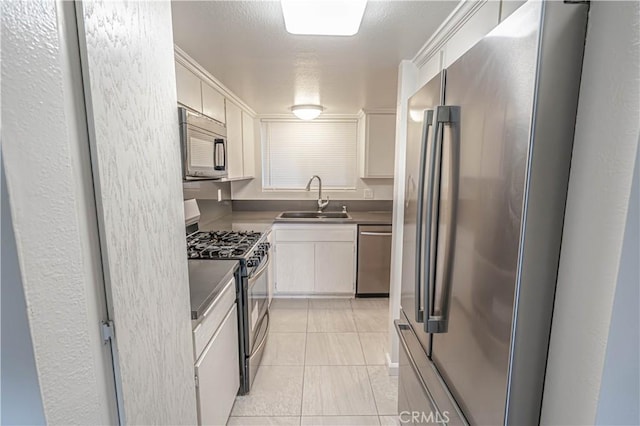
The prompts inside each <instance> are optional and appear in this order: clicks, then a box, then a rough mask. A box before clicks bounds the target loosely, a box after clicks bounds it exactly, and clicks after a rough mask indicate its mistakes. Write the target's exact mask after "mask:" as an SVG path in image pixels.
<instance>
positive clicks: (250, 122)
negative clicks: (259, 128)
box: [242, 111, 256, 176]
mask: <svg viewBox="0 0 640 426" xmlns="http://www.w3.org/2000/svg"><path fill="white" fill-rule="evenodd" d="M255 137H256V134H255V120H254V119H253V117H251V116H250V115H249V114H247V113H246V112H245V111H242V162H243V163H242V165H243V168H244V175H245V176H255V174H256V171H255Z"/></svg>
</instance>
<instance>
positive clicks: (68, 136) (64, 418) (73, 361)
mask: <svg viewBox="0 0 640 426" xmlns="http://www.w3.org/2000/svg"><path fill="white" fill-rule="evenodd" d="M1 7H2V65H1V66H2V123H3V126H2V155H3V161H4V166H5V173H6V183H7V189H8V196H9V204H10V207H11V215H12V218H13V231H14V233H15V240H16V248H17V256H18V261H19V266H20V273H21V277H20V278H21V281H22V285H23V289H24V300H25V302H26V307H27V312H26V314H27V316H28V320H29V328H30V332H31V339H32V344H33V353H34V358H35V366H36V369H37V374H38V380H39V384H40V392H41V398H42V406H43V409H44V418H45V419H46V422H47V423H50V424H72V423H73V424H113V423H116V422H117V417H116V413H115V398H114V389H113V383H112V381H111V380H112V377H113V375H112V373H111V370H110V369H111V363H110V358H109V357H110V355H109V350H108V346H105V345H103V344H102V339H101V336H100V328H99V324H100V321H101V320H102V319H104V316H103V314H104V311H105V310H106V307H105V303H104V300H103V297H104V289H103V287H102V281H101V280H102V277H101V271H100V267H99V255H98V247H97V244H96V238H97V230H96V228H97V225H96V216H95V211H94V209H93V205H94V199H93V195H92V194H93V192H92V181H91V173H90V170H89V167H88V166H89V159H88V158H89V157H88V143H87V135H86V121H85V117H84V105H83V103H82V87H81V84H80V81H81V80H80V78H79V71H80V64H79V60H78V58H77V54H78V43H77V40H76V39H75V34H76V26H75V17H74V13H73V4H72V3H62V2H52V1H30V2H2V5H1ZM4 208H6V206H5V205H4V202H3V209H4ZM3 220H4V215H3ZM3 237H4V236H3ZM3 243H4V239H3ZM4 255H5V253H3V262H4ZM96 261H97V262H96ZM3 272H4V271H3ZM4 284H5V283H4V276H3V287H4ZM4 296H5V294H4V288H3V302H4ZM3 315H4V312H3ZM3 320H4V318H3ZM3 327H5V323H4V321H3ZM4 337H5V335H4V333H3V339H4ZM4 343H5V342H4V341H3V355H2V357H3V362H4V357H5V345H4ZM4 379H5V376H4V374H3V380H4ZM4 396H5V395H4V394H3V403H4V402H5V400H4ZM9 401H10V400H9ZM14 408H18V407H14ZM22 408H24V407H22ZM26 409H27V410H33V412H32V413H23V414H26V415H27V416H31V415H34V416H35V417H38V413H37V411H38V403H37V401H33V406H31V405H30V406H29V407H27V408H26ZM3 416H4V412H3ZM35 417H34V420H35ZM3 420H4V418H3Z"/></svg>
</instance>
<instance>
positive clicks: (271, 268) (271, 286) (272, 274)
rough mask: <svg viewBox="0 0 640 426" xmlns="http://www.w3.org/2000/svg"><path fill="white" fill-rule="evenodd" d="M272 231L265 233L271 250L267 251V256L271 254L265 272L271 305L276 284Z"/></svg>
mask: <svg viewBox="0 0 640 426" xmlns="http://www.w3.org/2000/svg"><path fill="white" fill-rule="evenodd" d="M273 234H274V233H273V232H272V231H269V235H267V242H268V243H269V244H271V251H269V256H271V261H270V262H269V267H268V269H267V274H268V277H269V305H271V300H272V299H273V293H274V291H275V284H276V276H275V273H276V267H275V264H276V251H275V247H274V246H273Z"/></svg>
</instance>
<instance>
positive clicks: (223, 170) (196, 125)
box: [178, 107, 228, 180]
mask: <svg viewBox="0 0 640 426" xmlns="http://www.w3.org/2000/svg"><path fill="white" fill-rule="evenodd" d="M178 119H179V123H180V143H181V145H182V161H183V163H182V170H183V178H184V180H201V179H222V178H225V177H227V175H228V166H227V129H226V128H225V126H224V125H223V124H221V123H218V122H217V121H215V120H212V119H210V118H207V117H205V116H203V115H201V114H198V113H196V112H193V111H190V110H188V109H186V108H183V107H179V108H178Z"/></svg>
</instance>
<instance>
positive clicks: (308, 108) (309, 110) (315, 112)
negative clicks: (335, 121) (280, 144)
mask: <svg viewBox="0 0 640 426" xmlns="http://www.w3.org/2000/svg"><path fill="white" fill-rule="evenodd" d="M322 111H324V108H323V107H322V106H320V105H294V106H292V107H291V112H292V113H294V114H295V116H296V117H298V118H299V119H300V120H313V119H314V118H318V116H319V115H320V113H321V112H322Z"/></svg>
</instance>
